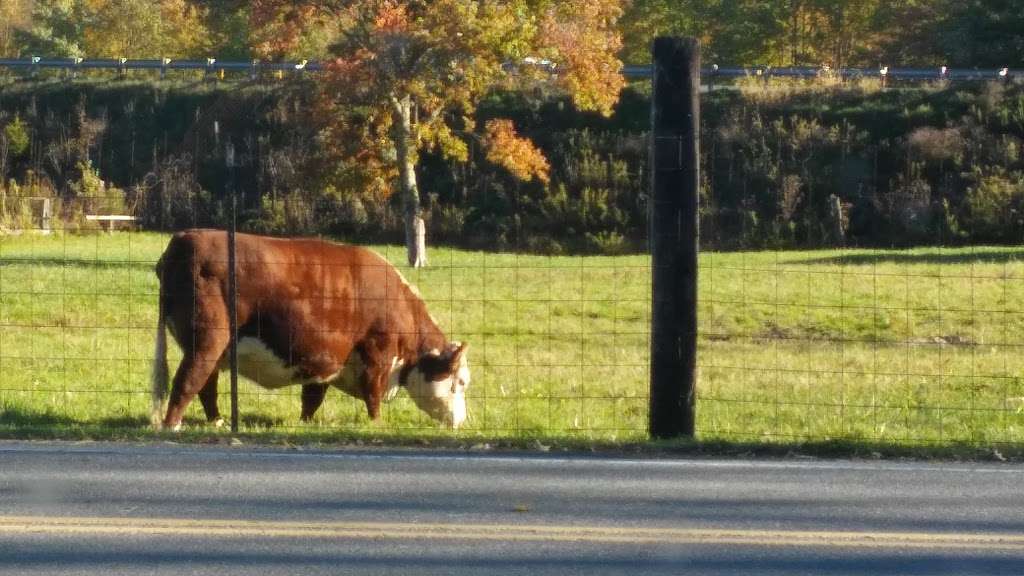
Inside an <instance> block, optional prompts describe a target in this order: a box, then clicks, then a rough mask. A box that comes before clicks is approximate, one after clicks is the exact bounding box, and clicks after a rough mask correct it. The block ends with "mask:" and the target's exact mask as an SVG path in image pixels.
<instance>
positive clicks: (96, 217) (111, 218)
mask: <svg viewBox="0 0 1024 576" xmlns="http://www.w3.org/2000/svg"><path fill="white" fill-rule="evenodd" d="M85 219H86V220H88V221H90V222H105V223H106V225H107V234H113V233H114V223H116V222H134V221H135V216H125V215H123V214H103V215H100V214H86V215H85Z"/></svg>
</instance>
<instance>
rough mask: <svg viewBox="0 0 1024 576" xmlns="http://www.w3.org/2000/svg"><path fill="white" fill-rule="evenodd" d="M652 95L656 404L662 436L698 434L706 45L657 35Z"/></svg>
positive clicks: (654, 417) (653, 411)
mask: <svg viewBox="0 0 1024 576" xmlns="http://www.w3.org/2000/svg"><path fill="white" fill-rule="evenodd" d="M653 82H654V93H653V96H652V98H651V155H650V158H651V164H652V168H651V191H652V193H651V198H652V201H651V204H650V206H651V215H650V225H651V233H650V238H651V268H652V279H651V280H652V288H653V294H652V300H653V301H652V307H651V400H650V402H651V406H650V433H651V436H654V437H657V438H669V437H678V436H693V435H694V428H695V426H694V424H695V422H694V417H695V406H694V388H695V386H694V385H695V379H696V378H695V375H696V359H697V240H698V213H697V200H698V193H699V185H700V172H699V161H700V155H699V148H698V142H699V140H698V135H699V130H700V106H699V92H698V90H699V87H700V44H699V42H698V41H697V40H696V39H695V38H657V39H655V41H654V78H653Z"/></svg>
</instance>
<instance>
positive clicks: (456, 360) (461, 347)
mask: <svg viewBox="0 0 1024 576" xmlns="http://www.w3.org/2000/svg"><path fill="white" fill-rule="evenodd" d="M454 344H455V350H453V351H452V359H451V362H450V365H451V367H452V369H453V370H455V369H458V367H459V366H462V358H463V356H465V355H466V351H467V350H468V349H469V344H466V343H465V342H454Z"/></svg>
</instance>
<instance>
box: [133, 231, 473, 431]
mask: <svg viewBox="0 0 1024 576" xmlns="http://www.w3.org/2000/svg"><path fill="white" fill-rule="evenodd" d="M156 273H157V276H158V277H159V278H160V304H159V322H158V327H157V335H156V336H157V337H156V360H155V366H154V370H153V415H152V418H153V425H154V426H155V427H156V428H161V427H168V428H172V429H175V430H177V429H178V428H179V427H180V426H181V420H182V416H183V414H184V412H185V408H186V406H188V404H189V402H191V401H192V399H193V398H194V397H195V396H196V394H198V395H199V399H200V401H201V402H202V405H203V409H204V411H205V413H206V418H207V419H208V420H209V421H210V422H214V423H217V424H219V423H221V422H222V420H221V418H220V413H219V411H218V409H217V375H218V371H219V370H221V369H224V368H225V366H226V365H227V362H228V353H227V350H228V346H229V341H230V338H229V324H228V300H227V294H228V247H227V234H226V233H225V232H223V231H219V230H188V231H185V232H179V233H177V234H175V235H174V237H173V238H171V241H170V244H168V246H167V249H166V250H165V251H164V254H163V256H162V257H161V258H160V261H159V262H158V263H157V265H156ZM236 278H237V280H236V284H237V289H238V300H237V317H238V332H239V337H238V365H239V373H241V374H242V375H243V376H246V377H247V378H249V379H251V380H253V381H255V382H256V383H258V384H259V385H260V386H263V387H265V388H279V387H282V386H287V385H289V384H301V385H302V418H303V419H309V418H312V416H313V414H314V413H315V412H316V410H317V408H319V407H320V404H321V403H323V400H324V395H325V394H326V393H327V388H328V387H329V386H334V387H337V388H340V389H341V390H343V391H345V392H346V393H348V394H351V395H352V396H355V397H357V398H362V399H363V400H364V401H365V402H366V409H367V411H368V412H369V414H370V418H372V419H374V420H377V419H379V418H380V406H381V401H382V400H390V399H391V398H392V397H394V395H395V394H396V393H397V392H398V390H399V389H400V388H401V387H405V388H406V389H407V390H408V391H409V395H410V396H411V397H412V399H413V401H414V402H415V403H416V405H417V406H419V408H420V409H422V410H423V411H425V412H426V413H428V414H429V415H430V416H431V417H433V418H435V419H437V420H440V421H443V422H446V423H447V424H450V425H452V426H454V427H458V426H459V425H461V424H462V423H463V421H464V420H465V418H466V399H465V389H466V387H467V386H468V385H469V365H468V362H467V358H466V345H465V344H460V343H458V342H448V340H447V339H446V338H445V335H444V334H443V333H442V332H441V329H440V328H438V326H437V323H436V322H435V321H434V319H433V318H432V317H431V316H430V314H429V313H428V312H427V308H426V305H425V304H424V303H423V300H422V299H421V298H420V297H419V295H418V293H417V292H416V289H415V288H413V287H412V286H410V285H409V284H408V283H407V282H406V281H405V279H404V278H402V275H401V274H400V273H399V272H398V270H396V269H395V268H394V267H393V266H392V265H391V264H389V263H388V262H387V261H386V260H384V258H382V257H381V256H379V255H378V254H376V253H374V252H372V251H370V250H367V249H365V248H359V247H356V246H345V245H339V244H333V243H330V242H324V241H321V240H312V239H297V240H289V239H281V238H270V237H263V236H254V235H249V234H238V235H237V236H236ZM165 327H166V328H169V329H170V331H171V334H172V335H173V336H174V339H175V340H176V341H177V342H178V345H179V346H180V347H181V349H182V352H183V358H182V361H181V364H180V365H179V366H178V371H177V373H176V374H175V375H174V384H173V386H172V387H171V397H170V402H169V403H168V406H167V413H166V415H164V416H163V417H162V418H161V414H162V410H163V402H164V398H165V396H166V394H167V380H168V371H167V340H166V336H165Z"/></svg>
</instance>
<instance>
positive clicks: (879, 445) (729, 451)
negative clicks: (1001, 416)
mask: <svg viewBox="0 0 1024 576" xmlns="http://www.w3.org/2000/svg"><path fill="white" fill-rule="evenodd" d="M240 423H241V425H242V431H240V432H239V433H236V434H232V433H231V432H230V430H229V429H228V428H227V427H224V428H215V427H213V426H209V425H208V424H207V423H206V421H205V420H202V419H198V418H188V419H186V421H185V429H184V430H183V431H181V432H169V431H162V432H154V431H153V430H152V429H151V428H150V426H149V421H148V419H147V418H146V417H144V416H115V417H109V418H100V419H97V420H90V421H88V422H86V421H82V420H78V419H75V418H71V417H68V416H66V415H61V414H55V413H52V412H39V411H31V410H25V409H23V408H21V407H12V406H4V407H2V408H0V438H4V439H18V440H31V439H45V440H93V441H110V440H120V441H143V442H145V441H154V440H162V441H166V440H172V441H174V442H182V443H193V444H228V443H234V442H235V441H236V440H242V441H244V444H245V445H248V446H257V447H259V446H263V447H287V448H295V447H308V448H313V449H321V450H331V449H343V450H361V449H364V448H363V447H366V448H365V449H372V450H375V451H379V450H385V451H387V450H388V449H394V450H401V451H407V450H409V449H413V450H430V451H434V452H439V453H451V452H459V453H475V454H480V455H482V456H486V455H487V454H501V453H508V452H516V453H519V454H523V453H534V454H536V455H537V456H538V457H545V456H549V455H552V454H558V455H559V456H562V455H571V454H574V453H575V454H587V455H590V456H598V457H601V456H603V457H612V458H614V457H628V458H665V457H669V458H680V457H683V458H713V457H714V458H723V457H724V458H777V459H787V458H808V457H810V458H822V459H839V458H854V459H868V460H892V459H901V458H912V459H922V460H967V461H992V462H1006V461H1012V462H1024V444H1021V443H1015V442H1005V443H1003V442H989V443H980V442H976V443H971V442H943V443H937V442H927V441H920V442H914V443H909V442H908V443H894V442H883V441H875V440H864V439H835V440H808V441H791V442H755V441H732V440H718V439H714V440H703V441H702V440H693V439H675V440H643V439H640V440H635V439H634V440H628V441H613V440H604V439H595V438H587V437H586V436H584V435H580V436H565V435H550V434H528V433H509V434H488V433H486V432H472V433H458V432H455V433H453V432H450V431H443V430H437V429H436V428H430V429H399V428H391V429H388V428H377V429H371V430H367V429H365V428H364V429H350V428H345V427H341V426H339V427H326V428H324V427H307V426H292V425H288V424H287V423H285V422H284V421H283V420H280V419H277V418H270V417H266V416H261V415H252V416H244V417H242V418H241V422H240Z"/></svg>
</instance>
